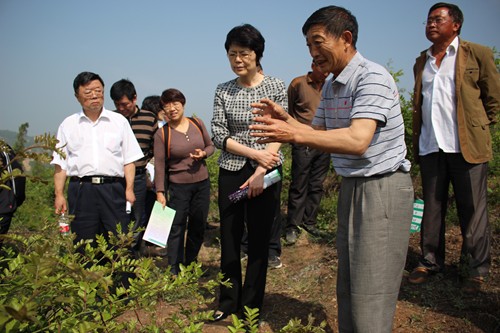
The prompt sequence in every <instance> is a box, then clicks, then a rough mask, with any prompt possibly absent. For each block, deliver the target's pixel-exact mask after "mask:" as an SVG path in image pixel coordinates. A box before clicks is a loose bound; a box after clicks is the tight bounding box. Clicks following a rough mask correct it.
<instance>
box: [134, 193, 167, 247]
mask: <svg viewBox="0 0 500 333" xmlns="http://www.w3.org/2000/svg"><path fill="white" fill-rule="evenodd" d="M174 217H175V210H173V209H172V208H170V207H168V206H165V209H163V208H162V206H161V203H159V202H158V201H155V204H154V206H153V211H152V212H151V216H150V217H149V222H148V226H147V227H146V231H145V232H144V236H143V237H142V239H143V240H145V241H148V242H150V243H153V244H155V245H158V246H160V247H166V246H167V240H168V235H169V234H170V229H171V228H172V223H173V222H174Z"/></svg>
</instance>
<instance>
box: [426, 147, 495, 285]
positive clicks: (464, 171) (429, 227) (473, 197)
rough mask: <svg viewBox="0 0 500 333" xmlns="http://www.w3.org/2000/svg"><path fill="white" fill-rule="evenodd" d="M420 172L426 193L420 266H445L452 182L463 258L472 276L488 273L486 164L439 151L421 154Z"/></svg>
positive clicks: (489, 256)
mask: <svg viewBox="0 0 500 333" xmlns="http://www.w3.org/2000/svg"><path fill="white" fill-rule="evenodd" d="M420 173H421V176H422V189H423V194H424V215H423V219H422V228H421V248H422V258H421V261H420V265H421V266H424V267H427V268H429V269H431V270H434V271H440V270H441V269H443V267H444V260H445V225H446V223H445V218H446V209H447V206H448V190H449V184H450V182H451V184H452V185H453V191H454V193H455V200H456V205H457V212H458V219H459V222H460V230H461V232H462V238H463V244H462V251H461V258H462V261H464V260H466V261H467V264H468V270H469V276H471V277H474V276H485V275H487V274H488V271H489V267H490V261H491V254H490V237H491V232H490V226H489V222H488V211H487V175H488V165H487V163H482V164H470V163H467V162H466V161H465V160H464V158H463V156H462V154H449V153H444V152H442V151H440V152H438V153H433V154H429V155H425V156H420Z"/></svg>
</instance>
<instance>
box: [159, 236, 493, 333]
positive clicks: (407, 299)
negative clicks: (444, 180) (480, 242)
mask: <svg viewBox="0 0 500 333" xmlns="http://www.w3.org/2000/svg"><path fill="white" fill-rule="evenodd" d="M218 235H219V230H218V229H214V230H209V231H208V235H207V240H206V243H205V246H204V247H203V248H202V251H201V254H200V260H201V262H202V263H203V266H204V268H205V269H207V270H208V274H207V275H208V276H209V277H210V276H213V274H216V272H217V271H218V269H219V258H220V253H219V247H218V244H217V237H218ZM419 237H420V236H419V234H412V236H411V238H410V247H409V251H408V257H407V270H408V271H409V270H411V269H412V268H413V267H414V266H415V264H416V262H417V258H418V253H419ZM446 237H447V247H446V251H447V267H446V270H445V271H444V272H443V273H442V274H437V275H434V276H432V278H431V280H430V281H429V282H428V283H426V284H424V285H420V286H415V285H411V284H409V283H408V282H407V281H406V277H405V278H403V281H402V285H401V292H400V295H399V301H398V304H397V309H396V315H395V319H394V328H393V332H500V278H499V273H500V242H499V239H498V234H495V235H493V237H492V250H493V252H492V258H493V260H492V267H491V272H490V278H489V280H488V281H487V282H486V284H485V286H484V289H483V291H481V292H480V293H477V294H475V295H467V294H464V293H463V292H462V291H461V289H460V279H459V268H458V262H459V256H460V247H461V236H460V230H459V228H458V227H455V226H453V227H449V228H448V231H447V235H446ZM281 258H282V261H283V267H282V268H280V269H270V270H269V272H268V282H267V289H266V296H265V300H264V309H263V311H262V319H263V320H264V322H263V323H262V325H261V329H260V331H261V332H279V330H280V329H281V328H282V327H284V326H285V325H286V324H287V323H288V321H289V320H290V319H292V318H298V319H301V320H302V322H303V323H306V322H307V318H308V315H309V314H312V315H313V316H314V318H315V323H318V324H319V323H320V322H321V321H326V323H327V326H326V331H327V332H337V302H336V296H335V291H336V286H335V283H336V269H337V256H336V249H335V246H334V242H333V240H332V241H325V240H317V239H313V238H311V237H310V236H308V235H307V234H306V233H305V232H303V233H302V234H301V236H300V238H299V240H298V242H297V243H296V244H295V245H294V246H284V247H283V253H282V257H281ZM214 310H215V305H214ZM160 311H161V310H160ZM164 311H168V308H165V309H164ZM165 315H167V314H166V313H165ZM230 324H231V319H230V318H227V319H225V320H223V321H221V322H219V323H213V324H206V325H205V327H204V329H203V332H205V333H216V332H228V329H227V326H228V325H230Z"/></svg>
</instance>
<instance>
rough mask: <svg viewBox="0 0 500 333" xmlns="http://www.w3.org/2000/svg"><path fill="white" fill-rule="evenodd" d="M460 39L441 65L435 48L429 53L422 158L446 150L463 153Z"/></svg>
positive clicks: (425, 82)
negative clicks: (459, 112)
mask: <svg viewBox="0 0 500 333" xmlns="http://www.w3.org/2000/svg"><path fill="white" fill-rule="evenodd" d="M458 44H459V40H458V37H456V38H455V39H454V40H453V42H452V43H451V44H450V45H449V46H448V48H447V50H446V54H445V56H444V58H443V60H442V62H441V66H440V67H438V66H437V65H436V58H435V57H433V56H432V53H431V49H430V48H429V49H428V50H427V62H426V63H425V67H424V71H423V74H422V96H423V100H422V132H421V134H420V141H419V146H420V155H421V156H423V155H427V154H430V153H434V152H437V151H439V149H441V150H443V151H444V152H445V153H459V152H460V143H459V140H458V126H457V107H456V99H455V62H456V59H457V50H458Z"/></svg>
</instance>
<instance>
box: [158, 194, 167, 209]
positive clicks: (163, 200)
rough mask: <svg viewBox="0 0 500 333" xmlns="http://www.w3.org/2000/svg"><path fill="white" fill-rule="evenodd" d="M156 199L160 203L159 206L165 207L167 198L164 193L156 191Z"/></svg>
mask: <svg viewBox="0 0 500 333" xmlns="http://www.w3.org/2000/svg"><path fill="white" fill-rule="evenodd" d="M156 201H158V202H159V203H161V207H162V208H163V209H165V206H166V205H167V198H166V197H165V193H163V192H156Z"/></svg>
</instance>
